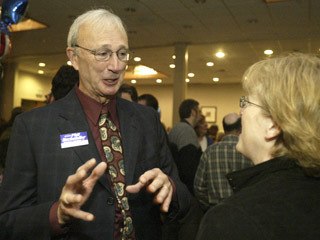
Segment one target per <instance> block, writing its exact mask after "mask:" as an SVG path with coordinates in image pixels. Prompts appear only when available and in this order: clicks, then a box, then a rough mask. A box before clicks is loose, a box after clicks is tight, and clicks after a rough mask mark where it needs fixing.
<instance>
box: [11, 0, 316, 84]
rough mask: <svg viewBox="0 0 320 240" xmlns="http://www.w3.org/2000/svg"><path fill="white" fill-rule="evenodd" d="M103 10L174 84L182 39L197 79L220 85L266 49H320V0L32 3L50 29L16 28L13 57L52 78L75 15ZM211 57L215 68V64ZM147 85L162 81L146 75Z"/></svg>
mask: <svg viewBox="0 0 320 240" xmlns="http://www.w3.org/2000/svg"><path fill="white" fill-rule="evenodd" d="M269 1H270V0H269ZM96 7H110V8H111V9H112V10H113V12H115V13H116V14H117V15H119V16H120V17H121V18H122V20H123V21H124V23H125V24H126V26H127V29H128V36H129V45H130V48H131V49H132V50H133V51H134V55H135V56H139V57H141V58H142V61H141V62H140V64H143V65H146V66H149V67H151V68H154V69H155V70H157V71H159V72H160V73H162V74H164V75H165V76H166V77H164V78H163V84H172V79H173V77H174V76H173V74H174V70H173V69H171V68H169V64H171V63H174V60H173V59H172V55H173V54H174V46H175V44H178V43H186V44H188V52H189V63H188V71H189V72H193V73H194V74H195V77H193V78H190V80H191V81H190V83H189V84H213V81H212V78H213V77H219V78H220V81H219V83H214V84H224V83H235V82H239V81H240V79H241V76H242V74H243V72H244V71H245V69H246V68H247V67H248V66H249V65H251V64H252V63H254V62H256V61H258V60H261V59H263V58H266V56H265V55H264V53H263V51H264V50H265V49H272V50H273V51H274V55H278V54H280V53H283V52H291V51H300V52H307V53H320V52H319V49H320V14H319V12H320V1H319V0H286V1H283V0H282V1H279V2H277V3H266V1H265V0H113V1H110V0H109V1H108V0H67V1H66V0H54V1H53V0H52V1H44V0H29V6H28V9H27V16H28V17H31V18H32V19H35V20H37V21H39V22H42V23H44V24H46V25H48V28H46V29H40V30H33V31H24V32H14V33H12V34H11V36H10V39H11V42H12V52H11V53H10V55H9V56H8V57H7V58H6V59H5V61H8V62H16V63H17V65H18V68H19V69H20V70H23V71H28V72H32V73H37V71H38V69H39V66H38V63H39V62H45V63H46V67H45V68H43V70H44V71H45V74H44V75H45V76H47V77H50V78H51V77H52V76H53V75H54V74H55V72H56V71H57V70H58V68H59V67H60V66H61V65H62V64H64V63H65V62H66V61H67V57H66V54H65V48H66V38H67V34H68V29H69V26H70V25H71V23H72V21H73V19H74V18H75V17H76V16H77V15H79V14H81V13H83V12H84V11H86V10H88V9H92V8H96ZM218 50H223V51H224V52H225V53H226V56H225V58H224V59H218V58H216V57H215V55H214V53H215V52H216V51H218ZM207 61H213V62H214V64H215V65H214V66H213V67H207V66H206V62H207ZM134 64H136V63H134V62H133V61H132V62H130V65H134ZM139 84H156V83H155V79H144V80H138V82H137V85H139Z"/></svg>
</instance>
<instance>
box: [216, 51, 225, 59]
mask: <svg viewBox="0 0 320 240" xmlns="http://www.w3.org/2000/svg"><path fill="white" fill-rule="evenodd" d="M225 55H226V54H225V53H224V52H222V51H219V52H216V57H217V58H224V56H225Z"/></svg>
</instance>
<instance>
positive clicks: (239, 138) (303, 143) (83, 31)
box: [0, 9, 320, 240]
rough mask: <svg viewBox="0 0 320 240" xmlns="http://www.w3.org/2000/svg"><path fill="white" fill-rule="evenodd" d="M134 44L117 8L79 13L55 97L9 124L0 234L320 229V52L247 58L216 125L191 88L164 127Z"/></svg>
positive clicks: (299, 235) (242, 233)
mask: <svg viewBox="0 0 320 240" xmlns="http://www.w3.org/2000/svg"><path fill="white" fill-rule="evenodd" d="M128 49H129V42H128V37H127V33H126V30H125V27H124V25H123V23H122V20H121V19H120V18H119V17H118V16H116V15H115V14H113V13H111V12H110V11H108V10H105V9H95V10H90V11H87V12H85V13H83V14H82V15H80V16H79V17H77V18H76V19H75V21H74V22H73V23H72V25H71V27H70V30H69V33H68V38H67V55H68V57H69V59H70V61H71V62H72V65H73V67H70V66H61V68H60V69H59V70H58V72H57V74H56V75H55V77H54V78H53V80H52V88H51V92H50V93H49V94H48V96H47V105H46V106H45V107H41V108H38V109H34V110H32V111H28V112H24V113H23V111H22V108H20V107H19V108H15V109H13V111H12V116H11V119H10V120H9V121H8V122H6V123H4V124H1V129H0V130H1V131H0V143H1V144H0V147H1V152H0V157H1V166H0V174H1V175H0V184H1V182H2V184H1V185H0V186H1V187H0V239H8V240H10V239H42V240H46V239H48V240H49V239H95V240H96V239H97V240H99V239H115V240H118V239H121V240H122V239H123V240H125V239H127V240H129V239H132V240H134V239H147V240H149V239H150V240H151V239H152V240H154V239H155V240H156V239H159V240H189V239H190V240H192V239H197V240H207V239H226V240H229V239H230V240H237V239H239V240H240V239H268V240H269V239H319V238H320V229H319V227H318V224H317V220H318V217H319V216H320V208H319V207H320V204H319V201H318V199H319V197H320V189H319V188H320V185H319V181H320V155H319V150H318V149H319V148H320V132H319V130H317V129H318V126H319V125H320V111H319V106H320V94H319V93H318V89H319V87H320V59H319V57H317V56H314V55H309V54H302V53H295V54H288V55H285V56H278V57H275V58H269V59H266V60H262V61H259V62H257V63H255V64H253V65H252V66H250V67H249V68H248V70H247V71H246V72H245V73H244V75H243V80H242V85H243V89H244V91H245V92H246V96H243V97H241V98H240V102H239V105H240V114H238V113H234V112H232V113H228V114H226V115H225V116H224V117H223V120H222V125H223V133H222V134H221V133H219V129H218V126H217V125H216V124H212V125H210V126H208V123H207V122H206V117H205V116H204V115H203V114H202V113H201V108H200V106H201V105H200V103H199V102H198V101H197V100H195V99H185V100H183V101H182V102H181V104H180V106H179V116H180V121H179V122H178V123H176V124H175V125H174V126H173V127H172V129H171V130H170V131H169V132H166V131H165V127H164V125H163V124H162V123H161V114H160V113H161V111H160V108H159V102H158V99H157V98H156V97H155V96H154V95H152V94H149V93H145V94H142V95H138V91H137V90H136V88H135V87H134V86H132V85H129V84H124V83H123V78H124V72H125V69H126V65H127V62H128V60H129V59H130V57H131V56H130V52H129V51H128ZM3 171H4V172H5V175H4V177H3V175H2V173H3Z"/></svg>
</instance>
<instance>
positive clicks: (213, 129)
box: [208, 124, 219, 143]
mask: <svg viewBox="0 0 320 240" xmlns="http://www.w3.org/2000/svg"><path fill="white" fill-rule="evenodd" d="M218 132H219V127H218V125H217V124H212V125H211V126H210V127H209V128H208V137H210V138H211V139H212V141H213V142H214V143H215V142H217V135H218Z"/></svg>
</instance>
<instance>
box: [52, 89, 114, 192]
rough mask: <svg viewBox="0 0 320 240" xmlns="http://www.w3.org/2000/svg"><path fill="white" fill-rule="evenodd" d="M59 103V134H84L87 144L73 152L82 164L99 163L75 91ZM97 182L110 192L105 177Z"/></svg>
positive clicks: (96, 151)
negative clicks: (91, 160) (91, 161)
mask: <svg viewBox="0 0 320 240" xmlns="http://www.w3.org/2000/svg"><path fill="white" fill-rule="evenodd" d="M61 101H62V102H61V104H60V105H59V106H61V107H62V109H61V110H62V111H61V112H60V114H59V126H58V128H59V131H60V133H61V134H67V133H79V132H86V133H87V136H88V141H89V144H88V145H84V146H79V147H73V150H74V151H75V152H76V154H77V156H78V157H79V159H80V160H81V162H82V163H85V162H86V161H88V160H89V159H91V158H95V159H96V161H97V164H98V163H100V162H101V158H100V155H99V152H98V149H97V147H96V144H95V142H94V139H93V137H92V134H91V130H90V127H89V125H88V123H87V120H86V116H85V113H84V111H83V110H82V106H81V104H80V102H79V100H78V97H77V96H76V93H75V89H72V90H71V92H70V93H69V94H68V95H67V96H66V97H65V98H64V99H63V100H61ZM99 182H100V183H101V184H102V185H103V186H104V187H105V188H107V189H109V191H111V189H110V184H109V182H108V180H107V177H101V178H100V179H99Z"/></svg>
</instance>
